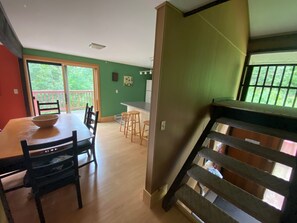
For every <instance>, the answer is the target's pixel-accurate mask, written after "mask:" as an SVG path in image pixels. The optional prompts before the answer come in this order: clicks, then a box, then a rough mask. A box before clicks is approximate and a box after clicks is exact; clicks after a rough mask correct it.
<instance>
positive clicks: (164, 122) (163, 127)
mask: <svg viewBox="0 0 297 223" xmlns="http://www.w3.org/2000/svg"><path fill="white" fill-rule="evenodd" d="M165 128H166V121H162V122H161V131H164V130H165Z"/></svg>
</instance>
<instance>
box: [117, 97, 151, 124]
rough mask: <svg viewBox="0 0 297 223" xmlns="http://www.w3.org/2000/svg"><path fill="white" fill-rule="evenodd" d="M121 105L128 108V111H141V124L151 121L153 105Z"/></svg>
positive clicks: (127, 103) (139, 102) (132, 103)
mask: <svg viewBox="0 0 297 223" xmlns="http://www.w3.org/2000/svg"><path fill="white" fill-rule="evenodd" d="M121 105H125V106H127V111H132V110H133V111H135V110H136V111H139V112H140V122H141V123H143V121H145V120H149V119H150V109H151V104H150V103H147V102H144V101H135V102H122V103H121Z"/></svg>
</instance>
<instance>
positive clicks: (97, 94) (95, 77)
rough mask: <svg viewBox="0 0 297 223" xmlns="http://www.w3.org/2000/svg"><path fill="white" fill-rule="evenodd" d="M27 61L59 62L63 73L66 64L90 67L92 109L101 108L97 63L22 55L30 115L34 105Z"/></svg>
mask: <svg viewBox="0 0 297 223" xmlns="http://www.w3.org/2000/svg"><path fill="white" fill-rule="evenodd" d="M28 61H34V62H41V63H42V62H43V63H57V64H61V65H62V72H63V73H64V72H66V66H77V67H88V68H92V69H93V84H94V109H95V111H99V110H100V108H101V100H100V99H101V97H100V90H99V88H100V82H99V80H100V78H99V75H100V73H99V71H100V70H99V65H98V64H89V63H83V62H76V61H70V60H63V59H55V58H48V57H40V56H32V55H24V56H23V63H24V72H25V80H26V86H27V97H28V102H29V109H30V115H31V116H34V105H33V98H32V89H31V82H30V77H29V70H28V66H27V62H28ZM63 78H64V75H63ZM64 83H65V82H64ZM67 110H68V109H67ZM98 119H99V120H101V112H99V117H98Z"/></svg>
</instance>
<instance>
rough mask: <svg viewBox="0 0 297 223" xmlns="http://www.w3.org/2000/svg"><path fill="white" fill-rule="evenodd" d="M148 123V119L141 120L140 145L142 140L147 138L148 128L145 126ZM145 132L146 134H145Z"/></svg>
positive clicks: (147, 125) (148, 124)
mask: <svg viewBox="0 0 297 223" xmlns="http://www.w3.org/2000/svg"><path fill="white" fill-rule="evenodd" d="M149 126H150V123H149V121H148V120H146V121H144V122H143V128H142V133H141V139H140V145H142V141H143V140H148V136H149V135H148V131H149V129H146V127H149ZM146 132H147V134H145V133H146Z"/></svg>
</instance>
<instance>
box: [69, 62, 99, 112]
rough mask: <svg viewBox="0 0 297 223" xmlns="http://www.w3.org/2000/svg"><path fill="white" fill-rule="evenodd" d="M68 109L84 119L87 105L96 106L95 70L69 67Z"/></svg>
mask: <svg viewBox="0 0 297 223" xmlns="http://www.w3.org/2000/svg"><path fill="white" fill-rule="evenodd" d="M66 73H67V83H68V94H67V95H68V96H69V98H68V102H69V103H68V105H69V107H68V109H69V111H70V112H71V113H74V114H76V115H77V116H79V117H81V118H82V117H84V112H85V107H86V103H88V104H89V106H91V105H94V78H93V69H92V68H88V67H78V66H67V67H66Z"/></svg>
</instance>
